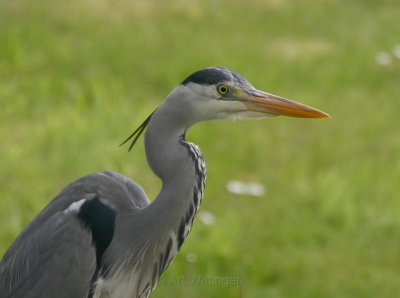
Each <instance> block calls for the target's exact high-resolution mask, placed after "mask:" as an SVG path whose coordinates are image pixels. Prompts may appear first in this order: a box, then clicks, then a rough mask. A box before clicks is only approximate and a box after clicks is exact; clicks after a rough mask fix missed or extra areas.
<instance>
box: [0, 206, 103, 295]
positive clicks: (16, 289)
mask: <svg viewBox="0 0 400 298" xmlns="http://www.w3.org/2000/svg"><path fill="white" fill-rule="evenodd" d="M18 244H19V245H18V247H14V248H13V249H11V250H9V251H8V252H7V254H6V255H5V256H4V259H3V262H2V263H1V265H0V297H2V298H3V297H4V298H11V297H12V298H23V297H30V298H51V297H60V298H64V297H65V298H67V297H86V296H87V293H88V291H89V286H90V280H91V278H92V276H93V274H94V272H95V269H96V256H95V249H94V247H93V245H92V236H91V234H90V232H89V231H88V230H87V229H85V228H84V227H83V226H82V224H81V223H80V222H79V220H78V218H77V217H76V216H74V215H73V214H72V213H64V212H58V213H56V214H54V216H52V217H51V218H50V219H48V221H47V222H46V224H45V225H43V226H42V227H41V228H40V229H37V230H35V231H34V232H33V233H32V234H30V235H28V236H27V238H26V239H24V240H23V241H19V243H18Z"/></svg>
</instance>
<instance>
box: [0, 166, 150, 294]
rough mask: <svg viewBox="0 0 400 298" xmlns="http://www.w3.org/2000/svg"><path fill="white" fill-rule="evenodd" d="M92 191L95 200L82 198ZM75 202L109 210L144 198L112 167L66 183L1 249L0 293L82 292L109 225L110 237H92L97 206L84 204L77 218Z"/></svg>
mask: <svg viewBox="0 0 400 298" xmlns="http://www.w3.org/2000/svg"><path fill="white" fill-rule="evenodd" d="M94 197H97V198H99V201H98V202H97V203H93V204H92V205H90V204H87V205H85V204H84V203H85V202H88V201H89V200H91V199H92V198H94ZM79 202H81V203H82V204H83V205H85V206H86V207H87V208H92V206H94V207H95V208H100V209H101V208H103V210H106V211H107V210H108V211H109V210H112V212H111V213H113V214H115V215H118V213H119V212H126V211H129V210H130V211H132V212H133V213H134V212H135V210H138V209H142V208H144V207H146V206H147V205H149V203H150V201H149V200H148V199H147V197H146V195H145V193H144V191H143V189H142V188H141V187H140V186H139V185H137V184H136V183H134V182H133V181H132V180H130V179H129V178H127V177H124V176H122V175H120V174H117V173H112V172H101V173H95V174H91V175H87V176H84V177H82V178H80V179H78V180H76V181H75V182H73V183H71V184H70V185H68V186H67V187H66V188H65V189H64V190H63V191H62V192H61V193H60V194H59V195H58V196H57V197H55V198H54V199H53V200H52V201H51V202H50V203H49V204H48V205H47V206H46V207H45V208H44V209H43V211H42V212H41V213H40V214H39V215H38V216H37V217H36V218H35V219H34V220H33V221H32V222H31V223H30V224H29V225H28V226H27V227H26V228H25V230H24V231H23V232H22V233H21V234H20V235H19V236H18V237H17V239H16V240H15V241H14V243H13V244H12V245H11V247H10V248H9V250H8V251H7V252H6V254H5V255H4V257H3V260H2V262H1V263H0V298H9V297H13V298H15V297H16V298H19V297H32V298H35V297H43V298H50V297H61V298H62V297H68V298H69V297H86V295H87V293H88V290H89V287H90V284H91V282H93V280H91V278H92V277H95V276H94V275H96V274H97V273H98V272H96V270H98V269H99V268H96V265H99V262H100V260H97V261H98V262H97V264H96V248H99V247H96V245H100V246H101V247H100V248H101V249H102V250H103V249H106V248H107V246H108V244H109V241H111V239H112V234H113V231H112V230H111V231H109V236H110V237H111V239H107V241H106V242H104V241H103V242H101V241H102V239H100V240H99V239H96V235H95V234H94V233H93V232H94V231H96V228H99V227H98V224H99V223H98V222H97V220H96V218H95V217H96V216H97V213H96V212H97V211H98V210H94V211H88V210H87V208H86V209H85V214H83V215H82V216H83V218H79V216H77V212H78V210H79V208H80V207H81V206H83V205H82V204H80V203H79ZM75 209H76V210H75ZM71 211H76V212H71ZM100 211H101V210H100ZM115 215H113V216H115ZM85 221H87V222H85ZM110 222H113V220H110ZM85 224H86V226H85ZM101 224H102V223H100V225H101ZM107 224H108V223H107ZM88 227H89V228H88ZM103 227H104V226H101V227H100V228H101V229H102V228H103ZM111 229H114V226H113V225H112V227H111ZM100 233H102V232H100ZM96 241H97V243H94V242H96ZM97 257H99V251H98V250H97Z"/></svg>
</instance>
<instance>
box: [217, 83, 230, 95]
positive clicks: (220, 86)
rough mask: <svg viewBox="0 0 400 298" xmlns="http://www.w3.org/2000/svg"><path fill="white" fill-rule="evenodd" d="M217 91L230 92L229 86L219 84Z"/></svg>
mask: <svg viewBox="0 0 400 298" xmlns="http://www.w3.org/2000/svg"><path fill="white" fill-rule="evenodd" d="M217 91H218V93H219V94H221V95H227V94H228V92H229V87H228V86H226V85H219V86H218V87H217Z"/></svg>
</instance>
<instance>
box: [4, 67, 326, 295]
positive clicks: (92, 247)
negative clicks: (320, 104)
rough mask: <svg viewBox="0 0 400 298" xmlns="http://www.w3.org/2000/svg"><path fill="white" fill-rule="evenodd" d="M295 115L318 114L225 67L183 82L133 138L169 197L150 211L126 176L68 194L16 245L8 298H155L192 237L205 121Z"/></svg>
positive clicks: (9, 257) (88, 183) (202, 176)
mask: <svg viewBox="0 0 400 298" xmlns="http://www.w3.org/2000/svg"><path fill="white" fill-rule="evenodd" d="M274 115H287V116H295V117H307V118H325V117H327V115H326V114H325V113H323V112H320V111H318V110H316V109H313V108H310V107H307V106H304V105H301V104H298V103H295V102H293V101H290V100H287V99H284V98H281V97H278V96H275V95H272V94H268V93H265V92H261V91H259V90H257V89H255V88H254V87H253V86H252V85H251V84H250V83H249V82H248V81H247V80H246V79H244V78H243V77H242V76H240V75H239V74H237V73H235V72H233V71H231V70H228V69H226V68H216V67H213V68H208V69H204V70H201V71H198V72H195V73H193V74H192V75H191V76H189V77H188V78H187V79H185V80H184V81H183V82H182V83H181V84H180V85H178V87H177V88H175V89H174V90H173V91H172V93H171V94H170V95H169V96H168V97H167V98H166V100H165V101H164V102H163V103H162V104H161V105H160V106H159V108H157V110H156V111H155V112H154V113H153V114H151V115H150V116H149V118H147V119H146V121H145V122H144V123H143V124H142V125H141V126H140V127H139V129H138V130H136V131H135V132H134V133H133V134H132V135H131V136H130V137H129V138H128V139H127V141H128V140H129V139H131V138H132V139H133V141H132V145H133V144H134V143H135V142H136V140H137V138H138V137H139V135H140V134H141V133H142V132H143V131H144V130H145V128H146V126H147V130H146V133H145V147H146V156H147V160H148V162H149V165H150V167H151V168H152V170H153V172H154V173H155V174H156V175H157V176H158V177H160V179H161V180H162V189H161V192H160V194H159V195H158V196H157V198H156V199H155V200H154V201H153V202H152V203H150V200H149V199H148V198H147V196H146V194H145V192H144V191H143V189H142V188H141V187H140V186H139V185H138V184H136V183H135V182H133V181H132V180H130V179H129V178H127V177H125V176H122V175H120V174H118V173H112V172H100V173H95V174H91V175H88V176H85V177H82V178H80V179H78V180H77V181H75V182H73V183H72V184H70V185H69V186H67V187H66V188H65V189H64V190H63V191H62V192H61V193H60V194H59V195H58V196H57V197H55V198H54V199H53V200H52V201H51V202H50V203H49V204H48V205H47V207H46V208H44V209H43V211H42V212H41V213H40V214H39V215H38V216H37V217H36V218H35V219H34V220H33V221H32V222H31V223H30V224H29V225H28V227H27V228H26V229H25V230H24V231H23V232H22V233H21V234H20V235H19V236H18V237H17V239H16V240H15V241H14V243H13V244H12V245H11V246H10V248H9V249H8V251H7V252H6V254H5V255H4V257H3V260H2V262H1V264H0V297H1V298H5V297H13V298H18V297H32V298H35V297H41V298H50V297H72V298H83V297H114V298H116V297H121V298H122V297H136V298H138V297H148V296H149V295H150V293H151V291H152V290H153V289H154V288H155V287H156V285H157V282H158V280H159V278H160V276H161V274H162V273H163V272H164V271H165V269H166V268H167V267H168V265H169V264H170V262H171V261H172V260H173V258H174V257H175V255H176V254H177V253H178V251H179V249H180V247H181V245H182V244H183V242H184V241H185V239H186V237H187V235H188V234H189V232H190V230H191V227H192V224H193V221H194V218H195V215H196V213H197V211H198V209H199V207H200V204H201V200H202V197H203V193H204V187H205V180H206V167H205V163H204V159H203V156H202V153H201V151H200V149H199V148H198V147H197V146H196V145H195V144H192V143H190V142H188V141H187V140H186V139H185V134H186V131H187V130H188V129H189V128H190V127H191V126H192V125H194V124H196V123H197V122H200V121H206V120H211V119H219V118H254V117H265V116H274Z"/></svg>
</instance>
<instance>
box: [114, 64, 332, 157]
mask: <svg viewBox="0 0 400 298" xmlns="http://www.w3.org/2000/svg"><path fill="white" fill-rule="evenodd" d="M153 115H155V116H154V117H157V116H158V117H160V115H164V116H167V117H168V119H169V120H170V123H169V124H171V122H177V123H179V125H181V126H184V127H183V128H188V127H190V126H191V125H193V124H195V123H197V122H201V121H206V120H211V119H227V118H228V119H229V118H233V119H246V118H263V117H270V116H279V115H283V116H290V117H300V118H329V117H330V116H329V115H328V114H326V113H324V112H322V111H319V110H317V109H315V108H312V107H309V106H306V105H303V104H301V103H297V102H295V101H292V100H290V99H287V98H283V97H280V96H277V95H273V94H270V93H267V92H264V91H260V90H257V89H256V88H254V87H253V85H251V84H250V82H249V81H247V80H246V79H245V78H244V77H242V76H241V75H240V74H238V73H236V72H234V71H232V70H230V69H227V68H223V67H210V68H206V69H203V70H199V71H196V72H194V73H193V74H191V75H190V76H189V77H187V78H186V79H185V80H184V81H183V82H182V83H181V84H179V85H178V86H177V87H176V88H175V89H174V90H173V91H172V92H171V93H170V95H169V96H167V98H166V99H165V101H164V102H163V103H162V104H161V106H160V107H159V108H158V109H157V110H156V111H154V112H153V113H152V114H151V115H150V116H149V117H148V118H147V119H146V120H145V121H144V122H143V123H142V124H141V125H140V126H139V127H138V128H137V129H136V130H135V131H134V132H133V133H132V134H131V135H130V136H129V137H128V138H127V139H126V140H125V141H124V142H123V143H122V144H121V145H123V144H125V143H126V142H127V141H129V140H130V139H132V143H131V146H130V147H129V150H130V149H131V148H132V146H133V145H134V144H135V142H136V140H137V139H138V137H139V136H140V135H141V134H142V132H143V131H144V130H145V129H146V126H147V124H148V123H149V122H150V120H151V119H152V117H153Z"/></svg>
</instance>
